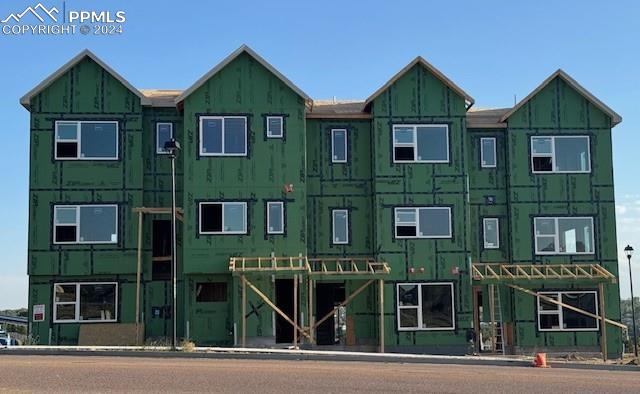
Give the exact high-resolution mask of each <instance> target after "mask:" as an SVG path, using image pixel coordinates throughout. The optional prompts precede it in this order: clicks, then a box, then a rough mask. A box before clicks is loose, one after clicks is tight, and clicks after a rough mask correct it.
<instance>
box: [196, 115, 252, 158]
mask: <svg viewBox="0 0 640 394" xmlns="http://www.w3.org/2000/svg"><path fill="white" fill-rule="evenodd" d="M246 155H247V117H246V116H201V117H200V156H246Z"/></svg>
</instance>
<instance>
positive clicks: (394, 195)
mask: <svg viewBox="0 0 640 394" xmlns="http://www.w3.org/2000/svg"><path fill="white" fill-rule="evenodd" d="M372 112H373V124H372V152H371V155H372V157H373V158H374V163H373V182H374V190H373V192H374V201H373V223H374V239H375V251H376V255H377V257H378V258H380V259H382V260H385V261H387V262H389V264H390V265H391V276H390V278H389V281H387V282H386V283H385V340H386V343H387V344H388V346H390V347H395V348H397V349H410V348H414V349H425V350H427V351H432V352H447V353H464V352H466V351H467V341H466V337H467V330H468V329H470V328H471V327H472V320H473V319H472V303H471V283H470V279H469V278H470V277H469V271H468V266H469V259H470V255H469V250H470V249H469V248H470V236H469V232H470V231H471V229H470V227H469V219H468V218H469V215H470V210H469V208H470V205H469V202H468V200H467V199H468V191H467V181H468V180H467V167H468V163H467V160H468V159H467V153H466V149H467V146H466V141H465V138H466V136H465V133H466V123H465V113H466V110H465V104H464V99H463V98H462V97H460V96H458V95H456V94H455V93H454V92H453V91H452V90H451V89H450V88H449V87H447V86H446V85H445V84H443V83H442V82H441V81H440V80H439V79H438V78H436V77H435V76H434V75H432V74H431V73H430V72H429V71H428V70H426V69H424V68H423V67H421V66H419V65H416V66H415V67H413V68H412V69H410V70H409V71H407V72H406V73H405V74H404V75H403V76H402V77H400V78H399V79H398V80H397V81H396V82H395V83H394V84H393V85H391V86H390V87H389V88H388V89H387V90H386V91H384V92H383V93H382V94H381V95H380V96H378V97H377V98H376V99H375V100H374V102H373V104H372ZM400 123H431V124H447V125H448V126H449V158H450V160H449V163H444V164H425V163H421V164H394V163H393V153H392V125H393V124H400ZM434 205H435V206H447V207H451V220H452V223H451V224H452V238H450V239H417V240H404V239H395V237H394V217H393V216H394V213H393V212H394V207H397V206H434ZM473 233H474V234H475V233H476V231H475V229H473ZM411 267H414V268H415V273H409V269H410V268H411ZM455 267H459V269H460V273H459V274H458V273H454V271H455V270H454V268H455ZM421 268H424V272H420V269H421ZM399 282H449V283H453V284H454V304H455V330H449V331H409V332H408V331H402V332H399V331H398V327H397V315H396V298H397V295H396V284H397V283H399Z"/></svg>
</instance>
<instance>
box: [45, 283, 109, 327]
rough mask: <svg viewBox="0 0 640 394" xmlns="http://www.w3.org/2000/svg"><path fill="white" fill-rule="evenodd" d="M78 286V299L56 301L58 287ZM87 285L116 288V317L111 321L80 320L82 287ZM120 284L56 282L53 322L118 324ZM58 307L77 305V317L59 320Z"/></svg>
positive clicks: (54, 286) (54, 287) (54, 285)
mask: <svg viewBox="0 0 640 394" xmlns="http://www.w3.org/2000/svg"><path fill="white" fill-rule="evenodd" d="M58 285H60V286H70V285H75V286H76V299H75V301H63V302H57V301H56V286H58ZM86 285H114V286H115V290H116V291H115V303H114V315H115V316H114V317H113V318H112V319H109V320H80V287H81V286H86ZM118 287H119V286H118V282H111V281H109V282H55V283H54V284H53V300H52V301H53V313H52V316H53V322H54V323H57V324H63V323H81V324H85V323H117V322H118V291H119V289H118ZM58 305H75V315H74V318H73V320H60V319H58Z"/></svg>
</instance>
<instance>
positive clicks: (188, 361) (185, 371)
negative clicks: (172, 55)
mask: <svg viewBox="0 0 640 394" xmlns="http://www.w3.org/2000/svg"><path fill="white" fill-rule="evenodd" d="M16 391H21V392H25V391H26V392H32V391H39V392H44V391H46V392H125V391H126V392H176V391H181V392H185V391H189V392H213V393H222V392H236V393H250V394H258V393H285V392H286V393H338V392H339V393H355V392H368V393H389V392H402V393H407V392H411V393H426V392H438V393H454V392H466V393H471V392H472V393H484V392H486V393H502V392H506V393H518V394H523V393H541V392H553V393H605V392H608V393H639V392H640V370H639V371H638V372H634V371H631V372H622V371H620V372H619V371H590V370H577V369H576V370H572V369H558V368H556V369H553V368H550V369H539V368H524V367H493V366H472V365H437V364H397V363H365V362H337V361H336V362H325V361H265V360H220V359H193V358H142V357H140V358H137V357H136V358H133V357H97V356H87V357H78V356H10V355H0V392H16Z"/></svg>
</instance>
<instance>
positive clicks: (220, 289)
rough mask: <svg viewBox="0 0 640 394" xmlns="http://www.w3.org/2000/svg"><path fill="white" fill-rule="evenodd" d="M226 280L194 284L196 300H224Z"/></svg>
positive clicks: (225, 297) (225, 298)
mask: <svg viewBox="0 0 640 394" xmlns="http://www.w3.org/2000/svg"><path fill="white" fill-rule="evenodd" d="M226 301H227V283H226V282H200V283H197V284H196V302H226Z"/></svg>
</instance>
